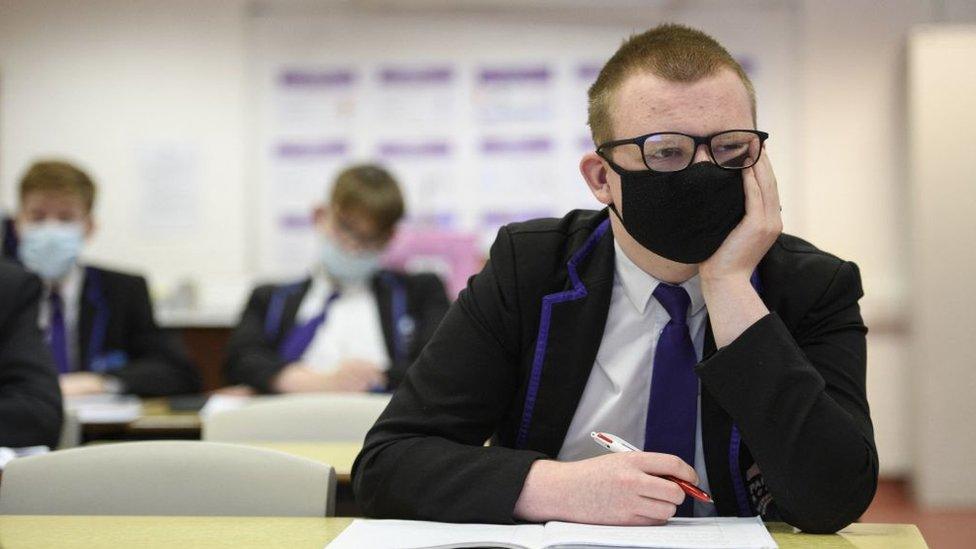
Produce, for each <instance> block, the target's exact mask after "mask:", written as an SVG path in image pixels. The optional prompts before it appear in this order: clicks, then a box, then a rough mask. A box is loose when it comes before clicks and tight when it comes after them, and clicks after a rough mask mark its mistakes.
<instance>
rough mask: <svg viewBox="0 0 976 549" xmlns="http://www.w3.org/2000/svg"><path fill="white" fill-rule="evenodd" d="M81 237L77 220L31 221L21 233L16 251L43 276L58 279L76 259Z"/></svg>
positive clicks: (80, 229)
mask: <svg viewBox="0 0 976 549" xmlns="http://www.w3.org/2000/svg"><path fill="white" fill-rule="evenodd" d="M84 241H85V234H84V229H83V228H82V226H81V224H80V223H56V222H54V223H52V222H48V223H32V224H30V225H27V226H26V227H25V228H24V230H23V231H22V232H21V234H20V246H19V248H18V255H19V256H20V260H21V261H22V262H23V263H24V266H25V267H27V269H28V270H31V271H33V272H34V273H37V275H38V276H40V277H41V278H43V279H44V280H47V281H54V280H60V279H61V278H63V277H64V275H66V274H68V270H69V269H70V268H71V266H72V265H74V264H75V261H77V259H78V254H79V253H81V245H82V244H83V243H84Z"/></svg>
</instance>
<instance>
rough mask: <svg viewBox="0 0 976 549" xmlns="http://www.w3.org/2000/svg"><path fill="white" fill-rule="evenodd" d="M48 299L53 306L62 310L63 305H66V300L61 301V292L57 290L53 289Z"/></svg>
mask: <svg viewBox="0 0 976 549" xmlns="http://www.w3.org/2000/svg"><path fill="white" fill-rule="evenodd" d="M47 299H48V302H50V303H51V305H54V306H56V307H58V308H61V306H62V304H63V303H64V300H62V299H61V292H60V291H58V289H57V288H52V289H51V293H50V295H48V297H47Z"/></svg>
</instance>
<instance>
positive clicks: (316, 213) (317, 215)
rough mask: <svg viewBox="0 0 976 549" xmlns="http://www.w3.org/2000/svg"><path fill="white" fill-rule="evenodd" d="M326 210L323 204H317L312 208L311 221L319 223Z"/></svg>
mask: <svg viewBox="0 0 976 549" xmlns="http://www.w3.org/2000/svg"><path fill="white" fill-rule="evenodd" d="M325 216H326V210H325V205H324V204H319V205H318V206H316V207H315V208H313V209H312V223H314V224H315V225H319V224H320V223H322V222H324V221H325Z"/></svg>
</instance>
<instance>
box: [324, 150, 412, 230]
mask: <svg viewBox="0 0 976 549" xmlns="http://www.w3.org/2000/svg"><path fill="white" fill-rule="evenodd" d="M329 203H330V204H331V205H332V207H334V208H335V209H336V210H338V211H342V212H347V211H354V212H357V213H360V214H362V215H365V216H367V217H369V218H370V220H372V221H373V223H375V224H376V228H377V230H378V231H379V232H380V233H385V234H388V233H390V232H392V231H393V227H394V226H395V225H396V224H397V222H398V221H400V219H401V218H402V217H403V214H404V205H403V194H402V193H401V192H400V185H399V184H397V181H396V179H394V178H393V176H392V175H391V174H390V172H388V171H386V170H384V169H383V168H381V167H379V166H377V165H375V164H360V165H356V166H351V167H349V168H346V169H345V170H342V172H340V173H339V175H338V176H337V177H336V181H335V185H333V186H332V193H331V194H330V196H329Z"/></svg>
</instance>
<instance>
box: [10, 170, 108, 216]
mask: <svg viewBox="0 0 976 549" xmlns="http://www.w3.org/2000/svg"><path fill="white" fill-rule="evenodd" d="M33 192H56V193H64V194H74V195H77V196H78V197H79V198H81V201H82V202H83V203H84V205H85V211H86V212H88V213H91V211H92V208H93V207H94V206H95V194H96V188H95V182H94V181H92V178H91V177H89V176H88V174H87V173H85V172H84V171H82V170H81V169H80V168H78V167H77V166H75V165H73V164H70V163H68V162H65V161H63V160H41V161H38V162H34V164H32V165H31V167H30V168H28V169H27V172H26V173H25V174H24V176H23V177H21V178H20V203H21V204H22V205H23V203H24V199H25V198H26V197H27V195H28V194H30V193H33Z"/></svg>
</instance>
